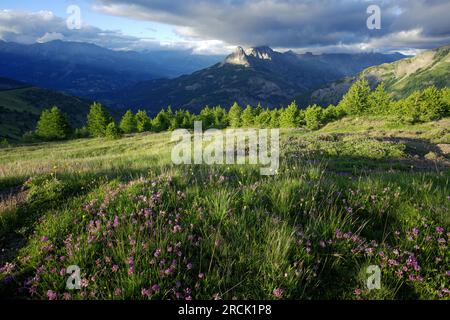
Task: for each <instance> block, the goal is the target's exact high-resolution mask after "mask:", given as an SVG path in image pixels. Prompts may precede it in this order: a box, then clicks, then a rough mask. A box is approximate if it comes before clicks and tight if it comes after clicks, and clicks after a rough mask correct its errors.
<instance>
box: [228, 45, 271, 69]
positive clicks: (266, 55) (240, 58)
mask: <svg viewBox="0 0 450 320" xmlns="http://www.w3.org/2000/svg"><path fill="white" fill-rule="evenodd" d="M274 53H275V51H273V50H272V48H270V47H268V46H260V47H252V48H248V49H247V50H244V49H243V48H242V47H237V48H236V49H235V50H234V52H233V53H232V54H230V55H229V56H228V57H226V58H225V61H224V63H223V64H235V65H242V66H246V67H249V66H250V60H251V59H258V60H272V57H273V55H274ZM249 58H250V60H249Z"/></svg>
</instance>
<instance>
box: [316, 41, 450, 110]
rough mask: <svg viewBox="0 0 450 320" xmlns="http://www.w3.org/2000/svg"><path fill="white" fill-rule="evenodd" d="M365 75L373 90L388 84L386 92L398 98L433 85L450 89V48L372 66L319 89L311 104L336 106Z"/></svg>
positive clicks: (449, 46) (446, 47)
mask: <svg viewBox="0 0 450 320" xmlns="http://www.w3.org/2000/svg"><path fill="white" fill-rule="evenodd" d="M361 76H363V77H365V78H366V79H367V80H368V81H369V83H370V84H371V86H372V87H375V86H376V85H377V84H379V83H380V82H384V83H385V86H386V90H387V91H388V92H390V93H391V94H392V96H393V97H394V98H402V97H405V96H407V95H409V94H411V93H412V92H413V91H414V90H421V89H424V88H426V87H428V86H431V85H435V86H436V87H438V88H442V87H450V45H448V46H444V47H440V48H436V49H433V50H428V51H425V52H422V53H420V54H418V55H417V56H414V57H409V58H405V59H401V60H398V61H395V62H392V63H384V64H381V65H377V66H373V67H369V68H367V69H365V70H363V71H362V72H360V73H359V74H358V75H355V76H352V77H346V78H343V79H339V80H338V81H335V82H333V83H331V84H329V85H327V86H325V87H323V88H320V89H318V90H315V91H314V92H312V94H311V96H310V101H311V102H316V103H319V104H322V105H328V104H336V103H337V102H338V101H339V100H340V99H341V98H342V96H343V95H344V94H345V93H346V92H347V90H348V89H349V87H350V86H351V85H352V84H353V83H354V82H355V81H356V80H357V79H358V77H361Z"/></svg>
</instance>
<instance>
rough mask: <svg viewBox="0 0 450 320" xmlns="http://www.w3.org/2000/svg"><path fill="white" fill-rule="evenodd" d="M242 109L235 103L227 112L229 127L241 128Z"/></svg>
mask: <svg viewBox="0 0 450 320" xmlns="http://www.w3.org/2000/svg"><path fill="white" fill-rule="evenodd" d="M241 113H242V108H241V107H240V106H239V105H238V104H237V102H235V103H234V104H233V105H232V106H231V108H230V110H229V111H228V121H229V124H230V127H232V128H238V127H240V126H241Z"/></svg>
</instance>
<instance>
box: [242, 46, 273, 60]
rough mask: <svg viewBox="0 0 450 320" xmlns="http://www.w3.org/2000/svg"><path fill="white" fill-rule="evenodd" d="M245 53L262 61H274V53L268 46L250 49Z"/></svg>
mask: <svg viewBox="0 0 450 320" xmlns="http://www.w3.org/2000/svg"><path fill="white" fill-rule="evenodd" d="M245 53H246V54H247V55H248V56H252V57H255V58H257V59H260V60H272V56H273V53H274V51H273V50H272V48H270V47H268V46H261V47H253V48H249V49H248V50H246V52H245Z"/></svg>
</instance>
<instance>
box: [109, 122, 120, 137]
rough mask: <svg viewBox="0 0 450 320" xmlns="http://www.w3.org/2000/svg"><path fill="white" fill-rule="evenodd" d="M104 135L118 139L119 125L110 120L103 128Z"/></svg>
mask: <svg viewBox="0 0 450 320" xmlns="http://www.w3.org/2000/svg"><path fill="white" fill-rule="evenodd" d="M105 136H106V138H108V139H119V138H120V136H121V134H120V129H119V127H118V126H117V125H116V123H115V122H114V121H113V122H110V123H109V124H108V125H107V126H106V129H105Z"/></svg>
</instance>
